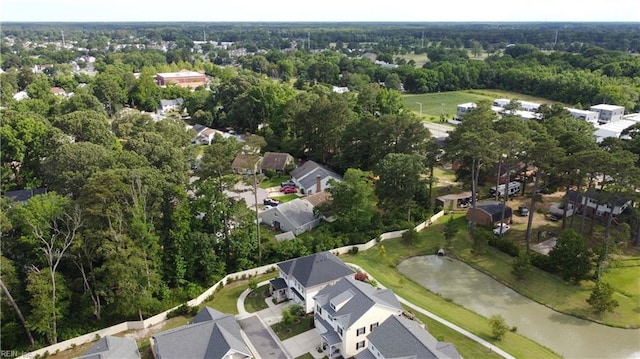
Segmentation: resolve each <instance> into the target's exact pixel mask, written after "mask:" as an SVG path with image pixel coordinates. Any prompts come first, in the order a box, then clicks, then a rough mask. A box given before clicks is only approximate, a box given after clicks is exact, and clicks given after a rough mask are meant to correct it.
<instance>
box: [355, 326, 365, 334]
mask: <svg viewBox="0 0 640 359" xmlns="http://www.w3.org/2000/svg"><path fill="white" fill-rule="evenodd" d="M365 330H366V329H365V327H362V328H358V330H357V331H356V335H362V334H364V332H365Z"/></svg>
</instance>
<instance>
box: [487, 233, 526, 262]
mask: <svg viewBox="0 0 640 359" xmlns="http://www.w3.org/2000/svg"><path fill="white" fill-rule="evenodd" d="M489 245H490V246H491V247H494V248H497V249H499V250H500V251H502V252H504V253H506V254H508V255H510V256H512V257H517V256H518V253H520V249H519V248H518V246H517V245H516V244H515V243H513V242H512V241H510V240H508V239H505V238H500V237H498V236H495V235H494V236H491V237H489Z"/></svg>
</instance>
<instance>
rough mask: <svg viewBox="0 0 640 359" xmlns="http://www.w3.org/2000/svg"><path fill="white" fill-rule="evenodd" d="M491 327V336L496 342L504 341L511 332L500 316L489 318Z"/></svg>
mask: <svg viewBox="0 0 640 359" xmlns="http://www.w3.org/2000/svg"><path fill="white" fill-rule="evenodd" d="M489 325H490V326H491V335H492V336H493V338H494V339H496V340H500V339H502V338H503V337H504V335H505V334H506V333H507V331H508V330H509V327H508V326H507V323H506V322H505V321H504V318H503V317H502V316H501V315H500V314H495V315H492V316H491V318H489Z"/></svg>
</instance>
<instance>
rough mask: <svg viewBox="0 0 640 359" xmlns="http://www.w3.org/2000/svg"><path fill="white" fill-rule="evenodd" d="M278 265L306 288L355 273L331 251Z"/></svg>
mask: <svg viewBox="0 0 640 359" xmlns="http://www.w3.org/2000/svg"><path fill="white" fill-rule="evenodd" d="M280 206H281V205H280ZM280 206H278V207H280ZM278 267H279V268H280V270H281V271H282V272H284V273H286V274H287V275H291V276H293V277H294V278H295V279H296V280H297V281H298V283H300V284H302V285H303V286H304V287H305V288H309V287H313V286H316V285H318V284H322V283H327V282H331V281H334V280H336V279H340V278H342V277H346V276H349V275H353V274H354V273H355V272H354V271H353V269H351V268H349V267H348V266H347V265H346V264H344V262H343V261H341V260H340V259H339V258H338V257H336V256H335V255H334V254H333V253H331V252H322V253H315V254H312V255H308V256H305V257H300V258H295V259H291V260H288V261H285V262H282V263H279V264H278Z"/></svg>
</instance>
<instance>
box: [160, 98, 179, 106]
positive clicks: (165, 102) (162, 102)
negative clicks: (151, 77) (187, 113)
mask: <svg viewBox="0 0 640 359" xmlns="http://www.w3.org/2000/svg"><path fill="white" fill-rule="evenodd" d="M183 103H184V100H183V99H182V98H181V97H178V98H174V99H171V100H160V106H162V107H167V106H180V105H182V104H183Z"/></svg>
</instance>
